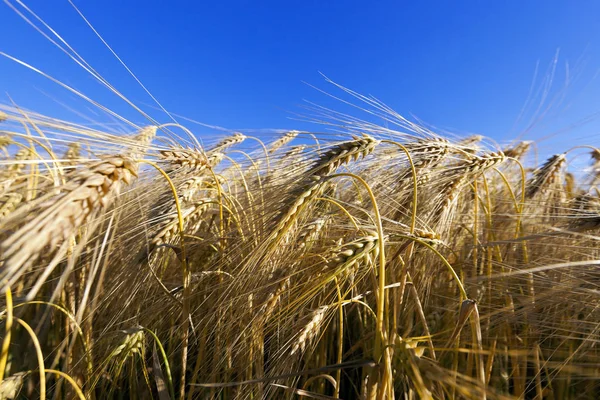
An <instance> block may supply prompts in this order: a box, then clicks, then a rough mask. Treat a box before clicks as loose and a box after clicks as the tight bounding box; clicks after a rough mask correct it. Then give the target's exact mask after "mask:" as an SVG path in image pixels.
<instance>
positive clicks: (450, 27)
mask: <svg viewBox="0 0 600 400" xmlns="http://www.w3.org/2000/svg"><path fill="white" fill-rule="evenodd" d="M26 3H27V5H28V6H29V7H30V8H32V9H33V10H35V11H36V12H37V13H38V14H39V15H40V16H41V17H42V18H44V19H45V20H46V21H47V22H48V23H49V24H50V25H51V26H52V27H53V28H54V29H56V31H57V32H59V33H60V34H61V35H62V36H63V37H64V38H65V39H66V40H67V41H68V42H69V43H70V44H71V45H72V46H73V47H74V48H75V49H77V50H78V51H79V52H80V53H81V54H82V55H83V56H84V58H85V59H86V60H87V61H88V62H90V63H91V64H92V65H93V66H94V67H95V68H96V69H97V70H98V71H99V72H101V73H102V75H103V76H104V77H105V78H107V79H108V80H109V81H110V82H111V83H113V84H114V85H115V86H116V87H117V88H119V89H120V90H121V91H122V92H124V93H125V94H126V95H127V96H128V97H129V98H130V99H132V100H134V101H136V102H140V103H151V101H150V99H149V98H148V97H147V96H146V95H145V94H144V92H143V91H142V90H141V89H140V88H139V87H138V86H137V85H136V83H135V82H134V81H133V80H132V79H131V78H130V77H129V76H128V75H127V73H126V72H125V71H124V70H123V68H122V67H121V66H120V65H119V64H118V63H117V61H116V60H115V59H114V58H113V57H112V56H111V55H110V53H108V51H107V50H106V49H105V48H104V47H103V45H102V44H101V43H100V41H99V40H98V39H97V38H96V37H95V36H94V34H93V33H92V32H91V31H90V29H89V28H88V27H87V26H86V25H85V23H84V22H83V21H82V20H81V18H80V17H79V16H78V15H77V14H76V12H75V11H74V10H73V9H72V7H71V6H70V5H69V4H68V2H67V1H66V0H47V1H42V0H36V1H33V0H29V1H26ZM75 4H76V5H77V6H78V7H79V8H80V10H81V11H82V12H83V13H84V14H85V15H86V17H87V18H88V19H89V20H90V22H91V23H92V24H93V25H94V26H95V28H96V29H97V30H98V31H99V32H100V33H101V34H102V35H103V37H104V38H105V39H106V41H107V42H108V43H109V44H110V45H111V46H112V47H113V48H114V50H115V51H116V52H117V53H118V54H119V55H120V56H121V57H122V58H123V60H124V61H125V62H126V63H127V64H128V66H129V67H130V68H131V69H132V70H133V71H134V72H135V73H136V75H137V76H138V77H139V78H140V80H141V81H142V82H144V84H145V85H146V86H147V87H148V88H149V89H150V91H151V92H152V93H153V94H154V95H155V96H156V97H157V98H158V99H159V100H160V101H161V102H162V103H163V105H164V106H165V107H166V108H167V109H169V110H170V111H172V112H174V113H177V114H182V115H184V116H187V117H189V118H193V119H195V120H199V121H202V122H204V123H206V124H214V125H220V126H224V127H227V128H253V129H258V128H290V129H291V128H296V129H306V128H312V129H317V128H316V127H312V126H309V125H307V124H304V123H299V122H296V121H293V120H290V119H289V118H290V113H289V111H300V108H299V106H300V105H301V104H302V102H303V99H308V100H311V101H315V102H317V103H320V104H325V105H327V106H329V107H333V108H342V107H340V105H339V104H336V103H335V102H332V101H331V100H330V99H328V98H326V97H325V96H323V95H322V94H320V93H318V92H317V91H315V90H314V89H312V88H310V87H309V86H307V85H305V84H304V83H302V82H303V81H306V82H309V83H311V84H314V85H316V86H318V87H320V88H323V89H326V90H328V91H333V90H334V89H333V87H330V86H328V85H327V84H326V83H325V82H324V81H323V79H322V77H321V76H320V75H319V74H318V71H321V72H323V73H325V74H326V75H328V76H329V77H330V78H332V79H333V80H335V81H337V82H339V83H340V84H343V85H345V86H348V87H350V88H352V89H354V90H356V91H358V92H361V93H364V94H372V95H374V96H376V97H377V98H379V99H381V100H382V101H384V102H385V103H387V104H388V105H389V106H391V107H392V108H394V109H395V110H396V111H398V112H399V113H401V114H403V115H406V116H410V115H411V114H414V115H416V116H417V117H419V118H420V119H422V120H424V121H425V122H427V123H430V124H432V125H435V126H439V127H442V128H448V129H452V130H454V131H456V132H460V133H471V132H473V133H480V134H486V135H490V136H492V137H493V138H494V139H496V140H499V141H506V140H507V139H509V138H511V137H513V136H515V135H516V134H517V133H519V129H523V128H524V127H525V126H526V125H527V122H528V118H525V119H524V120H523V121H522V122H521V123H520V124H519V125H518V126H517V129H516V131H515V130H512V129H513V126H514V124H515V121H516V120H517V117H518V116H519V113H520V111H521V109H522V107H523V104H524V103H525V101H526V100H527V97H528V93H529V90H530V86H531V84H532V82H533V78H534V71H535V69H536V64H537V63H539V72H538V78H537V87H539V86H540V85H541V84H542V83H543V79H544V78H545V74H546V73H547V70H548V67H549V65H550V64H551V62H552V60H553V58H554V56H555V53H556V51H557V50H558V49H560V54H559V58H558V66H557V69H556V76H555V80H554V85H553V89H552V91H551V93H550V96H549V99H551V98H552V97H553V96H556V95H558V94H559V91H560V90H561V89H562V88H563V87H564V85H565V82H566V78H565V77H566V69H567V68H566V64H567V63H568V65H569V74H570V75H569V76H570V86H569V88H568V90H567V92H566V96H565V97H564V99H563V100H562V102H561V103H560V104H558V105H557V107H554V108H553V111H552V112H551V113H550V114H549V115H548V116H547V117H546V118H545V119H544V120H543V121H542V123H541V124H540V125H538V126H537V128H536V129H535V130H534V132H532V133H530V134H529V136H528V137H529V138H535V137H537V138H539V137H542V136H544V135H546V134H549V133H553V132H554V131H556V130H558V129H560V128H564V127H566V126H568V125H569V124H571V123H577V122H578V121H579V120H580V119H582V118H585V117H587V116H589V115H591V114H593V113H595V112H599V111H600V76H596V75H598V71H599V70H600V2H598V1H574V0H571V1H483V0H482V1H435V2H432V1H423V2H421V1H411V2H402V1H368V2H366V1H365V2H358V1H326V0H320V1H311V0H302V1H268V2H267V1H262V2H260V1H256V2H254V1H195V2H192V1H166V0H165V1H124V0H103V1H82V0H77V1H75ZM0 38H2V40H1V41H0V51H4V52H6V53H9V54H11V55H13V56H15V57H17V58H20V59H22V60H24V61H27V62H29V63H31V64H32V65H34V66H36V67H39V68H41V69H43V70H45V71H47V72H48V73H50V74H51V75H53V76H54V77H56V78H57V79H59V80H62V81H64V82H65V83H68V84H71V85H73V86H75V87H77V88H78V89H80V90H82V91H83V92H85V93H86V94H88V95H90V96H91V97H93V98H94V99H97V100H99V101H100V102H102V103H104V104H106V105H108V106H110V107H112V108H114V109H115V110H116V111H118V112H119V113H122V114H123V115H127V116H128V117H131V118H133V119H135V120H136V121H139V122H142V121H143V120H142V119H141V118H139V117H136V116H135V114H134V113H132V112H131V111H130V110H129V109H128V107H127V106H125V105H123V104H122V103H121V102H120V101H119V100H118V99H117V98H116V97H114V96H113V95H111V94H110V93H108V92H107V91H106V90H105V89H103V88H101V87H100V86H99V85H98V84H97V83H95V82H94V81H93V80H92V79H91V78H89V77H87V76H86V74H85V73H84V72H83V71H82V70H81V69H79V67H77V66H75V65H74V63H73V62H71V61H70V60H69V59H68V58H67V57H66V56H65V55H63V54H62V53H60V52H59V51H58V50H57V49H56V48H54V47H53V46H52V45H51V44H50V43H49V42H47V41H46V40H45V39H44V38H42V36H41V35H40V34H39V33H37V32H36V31H35V30H34V29H33V28H31V27H30V26H29V25H27V24H26V23H25V22H24V21H23V20H21V19H20V18H19V17H18V16H17V15H16V14H15V13H14V12H12V11H11V10H10V9H9V8H8V7H7V6H6V5H5V4H3V3H0ZM5 93H8V94H10V96H11V97H12V98H13V99H14V100H15V101H16V102H17V103H19V104H21V105H23V106H25V107H29V108H33V109H36V110H40V111H43V112H47V113H51V114H54V115H57V116H59V117H66V118H72V119H77V117H75V116H73V114H70V113H68V112H67V111H66V109H64V108H63V107H62V106H60V105H58V104H57V103H55V102H54V101H53V100H52V99H50V98H49V97H45V95H44V94H42V93H48V94H50V95H51V96H52V97H53V98H56V99H57V100H59V101H61V102H64V103H66V104H68V105H69V106H71V107H73V108H76V109H77V110H78V111H82V112H84V113H86V114H87V115H89V116H92V117H94V113H93V111H91V110H90V109H88V108H87V107H86V106H85V104H84V103H83V102H81V101H78V100H76V99H75V98H74V96H72V95H71V94H69V93H67V92H66V91H64V90H62V89H60V88H59V87H58V86H56V85H54V84H52V83H51V82H48V81H47V80H44V79H42V78H40V77H38V76H36V74H34V73H33V72H31V71H28V70H26V69H25V68H23V67H22V66H19V65H16V64H15V63H14V62H12V61H10V60H7V59H0V97H1V98H0V100H1V101H3V102H6V101H7V99H8V98H7V97H6V95H5ZM539 100H540V97H539V96H538V97H537V98H534V99H533V103H532V106H531V107H530V109H529V111H528V114H527V116H528V117H529V118H530V117H531V116H532V115H533V113H534V111H535V109H536V108H537V105H538V103H539ZM153 115H154V116H156V117H157V118H159V119H163V120H165V121H166V117H164V116H162V115H161V114H160V113H158V112H154V113H153ZM192 127H193V126H192ZM196 129H197V130H198V132H199V133H202V128H200V127H198V128H196ZM599 129H600V124H598V121H597V120H594V121H592V122H591V123H590V124H588V125H585V126H582V127H577V128H571V129H569V130H568V132H567V133H566V134H563V135H562V136H561V138H562V139H560V140H561V141H562V142H564V141H569V142H572V143H575V142H576V141H582V140H584V141H587V142H590V143H591V144H594V142H595V144H596V145H598V144H599V143H598V138H599V137H600V136H599V135H598V131H599ZM543 143H546V144H547V145H548V146H550V145H551V144H552V143H554V142H553V141H546V142H543Z"/></svg>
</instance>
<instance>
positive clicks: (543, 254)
mask: <svg viewBox="0 0 600 400" xmlns="http://www.w3.org/2000/svg"><path fill="white" fill-rule="evenodd" d="M59 47H60V46H59ZM63 50H64V51H65V52H70V51H71V50H73V49H71V48H70V47H69V49H67V50H68V51H67V50H65V49H63ZM73 52H74V50H73ZM0 54H1V55H3V56H5V57H8V58H10V59H12V60H13V61H17V62H19V63H20V64H22V65H24V67H26V68H30V69H33V70H34V71H35V72H37V73H40V74H42V75H44V73H43V72H41V71H40V70H36V69H34V67H32V66H30V65H27V64H25V63H24V62H21V61H19V60H16V59H14V58H12V57H11V56H9V55H6V54H4V53H0ZM69 54H70V53H69ZM74 54H75V55H77V53H74ZM75 55H72V58H73V59H74V60H75V61H76V62H77V63H79V64H80V65H81V66H82V67H83V68H84V69H87V71H88V72H89V73H90V74H92V76H94V78H96V79H97V80H98V81H99V82H101V83H103V84H104V85H105V86H106V87H108V88H109V89H110V90H111V91H112V92H114V93H115V94H117V95H119V96H120V97H121V98H122V99H123V100H126V101H127V102H128V103H129V104H130V105H131V106H132V107H133V108H134V109H136V110H137V111H140V113H141V115H142V116H143V117H145V121H146V122H144V123H132V122H130V121H128V120H127V119H125V118H124V117H121V116H119V115H117V114H114V113H112V111H110V110H109V109H108V108H105V107H103V106H101V105H100V104H98V103H95V102H93V101H92V100H91V99H89V98H85V97H84V96H83V94H81V93H78V92H77V91H75V90H74V89H72V88H71V87H69V86H66V85H65V84H63V83H60V82H58V81H56V82H57V83H59V84H60V85H61V86H62V87H63V88H66V89H68V90H70V91H71V92H72V93H74V94H75V95H78V96H79V97H82V98H84V100H86V101H89V102H90V103H92V104H93V105H94V106H96V107H97V108H98V109H99V110H100V111H102V112H104V113H106V114H108V115H110V116H111V117H114V119H116V120H118V121H119V129H111V128H109V127H106V126H102V125H98V124H85V125H83V124H81V123H74V122H70V121H64V120H60V119H57V118H54V117H52V116H47V115H42V114H39V113H36V112H35V111H31V110H28V109H25V108H22V107H19V106H17V105H15V104H11V105H0V288H1V299H0V342H1V343H2V344H1V346H2V348H1V354H0V399H24V398H40V399H73V398H78V399H111V398H115V399H151V398H156V399H160V400H166V399H173V400H174V399H175V398H179V399H187V400H192V399H224V400H225V399H299V398H304V399H369V400H374V399H378V400H381V399H406V400H411V399H538V400H542V399H557V400H559V399H596V398H599V397H600V383H599V380H598V378H599V377H600V349H598V344H599V341H600V269H599V266H600V247H599V246H598V243H599V240H600V236H598V232H599V231H600V191H599V189H598V183H599V182H600V150H599V149H597V148H595V147H593V146H591V145H590V146H582V145H579V146H575V147H571V148H568V147H567V148H564V149H561V150H560V151H556V154H555V155H552V156H549V157H540V155H539V154H538V151H537V147H536V143H534V142H531V141H518V140H515V141H513V142H511V143H508V144H504V145H499V144H497V143H495V142H494V141H493V140H491V139H489V138H485V137H483V136H478V135H474V136H468V137H462V138H460V137H455V136H453V135H448V134H445V133H443V132H436V131H435V129H432V128H429V127H426V126H424V125H423V124H417V123H414V122H411V121H409V120H407V119H405V118H403V117H402V116H400V115H399V114H397V113H396V112H394V111H393V110H392V109H390V108H389V107H388V106H386V105H385V104H383V103H382V102H379V101H377V100H375V99H374V98H372V97H366V96H362V95H360V94H358V93H356V92H353V91H351V90H349V89H346V88H344V87H342V86H340V85H337V84H334V83H333V82H332V81H329V80H327V82H328V83H332V84H333V90H335V91H338V92H339V93H340V96H349V98H350V99H351V101H354V102H356V104H357V106H356V107H357V108H359V109H360V110H363V111H367V112H368V114H369V115H370V116H371V117H373V119H375V120H377V121H379V122H370V121H367V120H363V119H360V118H358V117H355V116H352V115H349V114H347V113H344V112H341V111H335V110H331V109H327V108H324V107H319V106H314V107H313V108H312V112H313V114H311V116H310V117H307V119H308V120H309V121H310V122H315V123H317V124H319V125H318V128H317V129H316V130H315V131H312V132H308V131H299V130H292V131H285V132H271V133H268V134H266V133H263V134H261V135H255V136H253V135H252V134H251V132H234V131H232V132H229V133H228V134H227V135H225V134H224V135H220V136H215V135H203V136H200V135H197V132H192V131H191V130H190V129H189V128H188V127H186V126H183V125H180V124H178V123H175V122H173V123H171V122H169V123H161V122H158V121H156V120H154V119H153V118H150V117H149V116H148V115H147V114H145V113H144V112H142V111H141V110H140V109H139V108H137V106H135V104H133V103H132V102H129V100H127V99H126V98H125V97H124V96H123V95H121V93H120V92H118V91H117V90H116V89H115V88H114V87H112V86H110V85H109V84H108V82H107V81H104V80H103V78H102V77H101V76H99V75H97V74H96V72H95V71H94V70H93V69H91V67H89V68H88V66H89V65H88V64H87V63H85V61H83V59H82V58H81V61H80V60H79V59H77V58H76V57H75ZM77 57H79V56H78V55H77ZM119 61H120V60H119ZM47 77H48V78H50V79H53V78H52V77H50V76H47ZM336 96H337V94H336ZM344 102H345V101H344ZM348 104H349V103H348ZM121 129H126V130H127V131H128V133H127V134H122V133H120V130H121ZM199 137H200V138H201V139H202V142H200V141H199V140H198V138H199ZM584 157H586V158H587V161H586V162H587V164H588V165H587V167H586V168H584V169H578V168H576V167H574V166H573V165H572V164H571V160H574V159H575V158H578V160H579V161H581V160H583V159H584Z"/></svg>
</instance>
